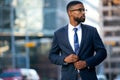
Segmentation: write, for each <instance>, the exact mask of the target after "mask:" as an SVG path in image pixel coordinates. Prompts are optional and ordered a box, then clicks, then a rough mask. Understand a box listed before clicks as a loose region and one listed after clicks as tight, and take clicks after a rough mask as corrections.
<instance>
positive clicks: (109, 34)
mask: <svg viewBox="0 0 120 80" xmlns="http://www.w3.org/2000/svg"><path fill="white" fill-rule="evenodd" d="M104 35H105V37H107V36H112V32H111V31H106V32H105V33H104Z"/></svg>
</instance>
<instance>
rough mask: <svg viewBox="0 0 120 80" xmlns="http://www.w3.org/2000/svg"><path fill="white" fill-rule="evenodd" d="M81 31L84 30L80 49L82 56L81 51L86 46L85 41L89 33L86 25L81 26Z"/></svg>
mask: <svg viewBox="0 0 120 80" xmlns="http://www.w3.org/2000/svg"><path fill="white" fill-rule="evenodd" d="M81 29H82V39H81V44H80V48H79V55H80V54H81V50H82V48H83V46H84V45H85V40H86V36H87V35H86V33H87V28H86V27H85V25H83V24H81Z"/></svg>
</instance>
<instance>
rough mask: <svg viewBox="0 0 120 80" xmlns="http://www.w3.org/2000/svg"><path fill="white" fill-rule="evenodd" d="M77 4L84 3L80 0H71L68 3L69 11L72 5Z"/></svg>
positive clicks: (67, 8)
mask: <svg viewBox="0 0 120 80" xmlns="http://www.w3.org/2000/svg"><path fill="white" fill-rule="evenodd" d="M77 4H83V3H82V2H80V1H71V2H69V3H68V5H67V7H66V10H67V11H68V10H69V9H70V8H71V7H72V6H74V5H77Z"/></svg>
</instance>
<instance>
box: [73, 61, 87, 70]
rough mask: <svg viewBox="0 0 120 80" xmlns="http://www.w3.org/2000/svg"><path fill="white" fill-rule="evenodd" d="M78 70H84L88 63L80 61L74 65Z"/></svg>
mask: <svg viewBox="0 0 120 80" xmlns="http://www.w3.org/2000/svg"><path fill="white" fill-rule="evenodd" d="M74 66H75V68H76V69H83V68H85V67H86V61H82V60H79V61H77V62H75V63H74Z"/></svg>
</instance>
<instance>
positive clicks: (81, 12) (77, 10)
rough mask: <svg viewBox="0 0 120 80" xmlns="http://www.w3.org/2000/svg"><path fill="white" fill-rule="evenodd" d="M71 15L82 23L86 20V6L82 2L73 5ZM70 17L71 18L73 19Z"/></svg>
mask: <svg viewBox="0 0 120 80" xmlns="http://www.w3.org/2000/svg"><path fill="white" fill-rule="evenodd" d="M69 15H70V17H71V18H73V20H74V21H76V22H78V23H80V22H84V21H85V8H84V6H83V5H82V4H77V5H75V6H72V7H71V8H70V10H69ZM71 18H70V19H71Z"/></svg>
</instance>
